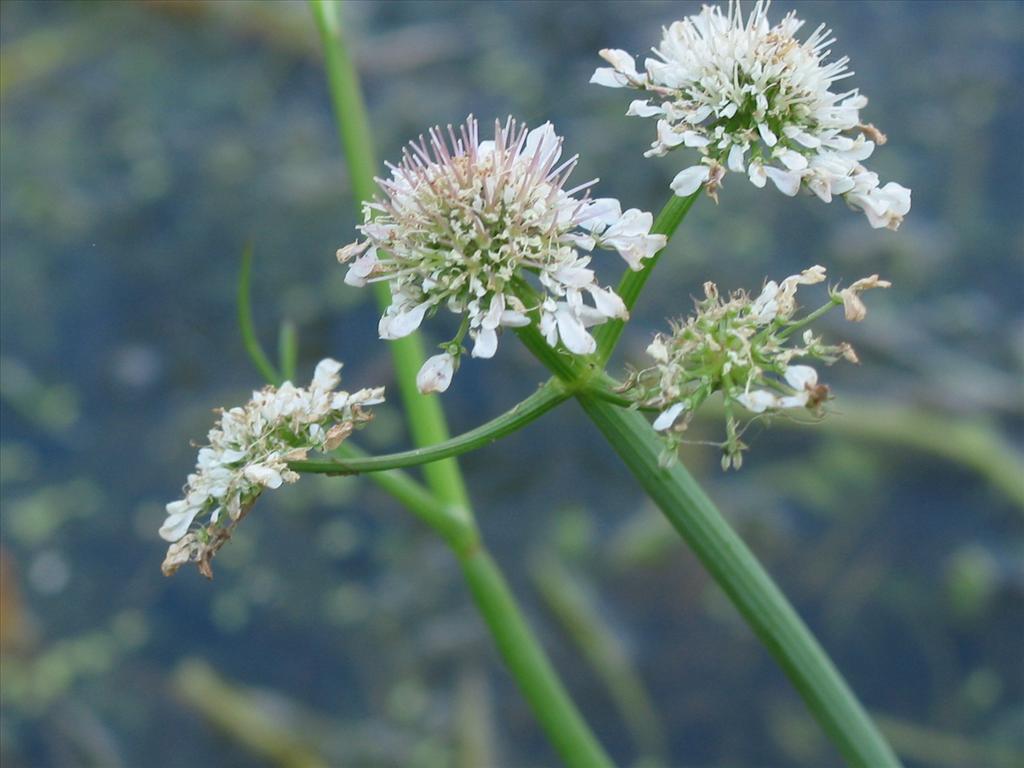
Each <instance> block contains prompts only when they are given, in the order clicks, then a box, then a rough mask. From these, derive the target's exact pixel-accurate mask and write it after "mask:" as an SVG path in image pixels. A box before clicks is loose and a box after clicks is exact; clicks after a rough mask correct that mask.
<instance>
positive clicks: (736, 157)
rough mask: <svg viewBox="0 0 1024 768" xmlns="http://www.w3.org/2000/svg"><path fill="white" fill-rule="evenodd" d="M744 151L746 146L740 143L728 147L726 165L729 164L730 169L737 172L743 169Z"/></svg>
mask: <svg viewBox="0 0 1024 768" xmlns="http://www.w3.org/2000/svg"><path fill="white" fill-rule="evenodd" d="M746 151H747V150H746V147H744V146H743V145H742V144H733V145H732V146H731V147H730V148H729V159H728V160H726V165H728V166H729V170H730V171H736V172H737V173H740V172H742V171H743V155H744V154H745V153H746Z"/></svg>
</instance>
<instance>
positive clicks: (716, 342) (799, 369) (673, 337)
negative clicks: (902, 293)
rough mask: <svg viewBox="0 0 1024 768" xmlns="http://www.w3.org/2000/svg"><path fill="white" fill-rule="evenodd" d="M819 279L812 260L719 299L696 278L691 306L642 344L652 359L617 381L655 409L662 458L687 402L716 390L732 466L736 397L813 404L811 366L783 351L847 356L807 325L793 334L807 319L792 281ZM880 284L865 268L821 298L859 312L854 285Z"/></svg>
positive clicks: (783, 405) (671, 453)
mask: <svg viewBox="0 0 1024 768" xmlns="http://www.w3.org/2000/svg"><path fill="white" fill-rule="evenodd" d="M824 280H825V268H824V267H820V266H814V267H811V268H810V269H805V270H804V271H803V272H801V273H800V274H799V275H792V276H791V277H787V278H786V279H785V280H783V281H782V283H776V282H775V281H774V280H771V281H769V282H767V283H766V284H765V286H764V289H763V290H762V291H761V294H760V295H759V296H758V297H757V298H753V299H752V298H751V297H750V296H749V295H747V294H746V293H745V292H742V291H739V292H736V293H733V294H732V295H731V296H729V297H728V298H727V299H723V298H722V297H720V296H719V293H718V288H717V287H716V286H715V284H714V283H710V282H709V283H705V284H704V298H703V299H702V300H699V301H698V302H697V305H696V312H695V313H694V314H693V315H691V316H690V317H688V318H686V319H685V320H682V321H679V322H676V323H673V324H672V329H671V332H670V333H667V334H662V333H659V334H657V335H656V336H655V337H654V340H653V341H652V342H651V344H650V346H649V347H648V348H647V354H648V355H650V357H651V358H652V359H653V361H654V364H653V365H652V366H650V367H649V368H645V369H643V370H640V371H635V372H634V373H633V374H632V375H631V376H630V378H629V380H628V381H627V382H626V385H625V389H626V391H628V392H629V393H630V394H631V396H632V398H633V399H634V400H635V401H636V402H637V403H638V404H640V405H642V406H646V407H650V408H654V409H657V410H659V411H660V413H659V415H658V416H657V418H656V419H655V421H654V428H655V429H656V430H658V431H659V432H661V433H662V436H663V438H664V440H665V444H666V450H665V453H664V454H663V455H662V461H663V463H668V462H670V461H672V460H674V458H675V455H676V451H677V449H678V447H679V445H680V444H681V443H682V442H683V432H684V431H685V429H686V427H687V424H688V423H689V420H690V418H691V417H692V415H693V413H694V411H695V410H696V409H697V408H698V407H699V406H700V405H701V404H702V403H703V402H704V401H705V400H707V399H708V398H709V397H710V396H711V395H713V394H714V393H716V392H721V393H722V397H723V401H724V407H725V413H726V440H725V442H724V443H723V445H722V467H723V468H724V469H728V468H729V467H730V466H733V467H735V468H737V469H738V468H739V467H740V465H741V464H742V461H743V455H742V454H743V450H745V449H746V446H745V445H744V444H743V442H742V441H741V439H740V437H741V430H740V429H739V421H738V418H737V416H736V407H737V406H739V407H742V408H743V409H745V410H747V411H750V412H752V413H755V414H763V413H770V412H777V411H780V410H783V409H793V408H796V409H808V410H810V411H811V412H812V413H816V414H818V413H820V411H821V406H822V404H823V403H824V402H825V400H826V399H827V398H828V396H829V390H828V387H827V386H825V385H824V384H820V383H819V382H818V373H817V371H816V370H815V369H814V368H812V367H810V366H809V365H804V364H794V363H793V361H794V360H796V359H804V360H821V361H823V362H825V363H826V364H831V363H833V362H835V361H836V360H837V359H839V358H840V357H842V358H845V359H847V360H849V361H851V362H857V356H856V355H855V354H854V351H853V349H852V348H851V347H850V346H849V345H848V344H838V345H834V346H828V345H825V344H823V343H822V341H821V339H820V338H819V337H817V336H815V335H814V333H813V332H812V331H811V330H810V329H809V328H806V329H805V330H804V331H803V334H802V335H801V336H800V337H799V339H800V343H796V342H795V341H794V336H795V335H796V334H797V332H798V331H799V330H800V329H802V328H805V327H806V325H807V324H808V322H809V320H808V319H807V318H806V317H805V318H794V315H795V314H796V311H797V303H796V292H797V288H798V287H799V286H801V285H813V284H815V283H820V282H823V281H824ZM889 285H890V284H889V282H888V281H885V280H879V279H878V275H872V276H871V277H867V278H864V279H862V280H858V281H856V282H855V283H853V284H852V285H851V286H850V287H849V288H845V289H843V290H835V289H833V291H832V292H831V301H830V302H829V304H827V305H826V307H828V306H832V305H835V304H839V303H842V304H843V305H844V307H845V308H846V318H847V319H848V320H852V321H860V320H863V319H864V316H865V313H866V310H865V307H864V303H863V301H861V299H860V295H859V294H860V293H862V292H863V291H866V290H868V289H870V288H888V287H889ZM815 316H817V315H815Z"/></svg>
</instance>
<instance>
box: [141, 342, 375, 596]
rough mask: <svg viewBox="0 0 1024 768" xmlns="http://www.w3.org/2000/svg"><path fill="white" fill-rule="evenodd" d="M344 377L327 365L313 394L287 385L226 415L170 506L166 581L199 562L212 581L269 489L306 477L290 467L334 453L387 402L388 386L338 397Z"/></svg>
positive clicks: (319, 369) (164, 533) (316, 377)
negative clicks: (220, 555) (216, 559)
mask: <svg viewBox="0 0 1024 768" xmlns="http://www.w3.org/2000/svg"><path fill="white" fill-rule="evenodd" d="M340 371H341V363H339V362H338V361H337V360H332V359H330V358H327V359H324V360H321V361H320V363H319V364H318V365H317V366H316V371H315V372H314V374H313V382H312V384H311V385H310V386H309V388H308V389H303V388H300V387H296V386H294V385H293V384H292V383H291V382H290V381H286V382H285V383H284V384H282V385H281V386H280V387H278V388H276V389H275V388H274V387H266V388H264V389H262V390H260V391H258V392H253V395H252V400H250V401H249V402H248V403H246V404H245V405H243V406H241V407H236V408H231V409H230V410H226V411H221V414H220V418H219V419H218V420H217V424H216V425H215V426H214V427H213V429H211V430H210V432H209V434H208V435H207V440H208V441H209V444H208V445H206V446H204V447H202V448H200V449H199V456H198V460H197V461H196V471H195V472H194V473H192V474H191V475H189V476H188V482H187V483H186V485H185V491H184V498H182V499H180V500H178V501H172V502H171V503H170V504H168V505H167V520H166V521H165V522H164V524H163V526H162V527H161V528H160V537H161V538H163V539H164V540H165V541H169V542H171V545H170V547H169V548H168V550H167V557H166V559H165V560H164V563H163V566H162V568H163V572H164V574H165V575H167V576H170V575H171V574H173V573H174V572H175V571H177V570H178V568H180V567H181V566H182V565H184V564H185V563H188V562H195V563H197V564H198V566H199V570H200V572H201V573H202V574H203V575H204V576H207V577H210V576H211V570H210V560H211V558H212V557H213V556H214V555H215V554H216V553H217V550H219V549H220V548H221V547H222V546H223V545H224V544H225V543H226V542H227V540H228V539H229V538H230V537H231V532H232V531H233V530H234V527H235V525H237V523H238V521H239V520H241V519H242V517H243V516H244V515H245V514H246V513H247V512H248V511H249V509H250V508H251V507H252V505H253V502H255V501H256V498H257V497H258V496H259V495H260V494H261V493H262V492H263V490H264V489H266V488H279V487H281V484H282V483H294V482H295V481H297V480H298V479H299V476H298V474H297V473H296V472H293V471H291V470H290V469H288V462H289V461H296V460H299V459H304V458H306V455H307V454H308V452H309V451H310V450H318V451H329V450H333V449H334V448H336V447H338V445H339V444H340V443H341V442H342V441H343V440H345V439H346V438H347V437H348V436H349V435H350V434H352V431H353V430H355V429H356V428H357V427H359V426H361V425H363V424H365V423H366V422H367V421H369V420H370V419H371V418H372V414H371V413H370V412H369V411H366V410H364V409H365V407H366V406H369V405H376V404H378V403H382V402H384V388H383V387H376V388H373V389H361V390H359V391H358V392H353V393H351V394H350V393H348V392H336V391H334V390H335V387H337V386H338V384H339V383H340V382H341V376H340ZM197 519H198V520H201V523H200V525H199V526H196V525H195V523H196V520H197Z"/></svg>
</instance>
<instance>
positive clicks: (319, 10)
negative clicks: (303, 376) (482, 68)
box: [309, 0, 612, 768]
mask: <svg viewBox="0 0 1024 768" xmlns="http://www.w3.org/2000/svg"><path fill="white" fill-rule="evenodd" d="M309 2H310V7H311V9H312V12H313V18H314V21H315V23H316V26H317V29H318V31H319V33H320V37H321V40H322V43H323V48H324V59H325V64H326V69H327V75H328V84H329V87H330V93H331V101H332V104H333V107H334V112H335V116H336V118H337V124H338V131H339V135H340V138H341V142H342V146H343V147H344V150H345V155H346V157H347V159H348V163H349V175H350V177H351V179H352V187H353V190H354V192H355V194H356V196H357V198H359V199H360V200H368V199H369V198H370V197H371V196H372V195H373V182H372V178H373V174H374V170H375V167H376V161H375V160H374V158H373V142H372V138H371V132H370V128H369V121H368V120H367V116H366V109H365V106H364V104H363V99H362V94H361V92H360V87H359V80H358V77H357V75H356V71H355V67H354V66H353V64H352V60H351V58H350V57H349V56H348V53H347V51H346V48H345V44H344V39H343V36H342V34H341V24H340V17H339V14H338V5H337V3H333V2H327V0H309ZM376 291H377V299H378V303H379V304H381V305H382V306H386V305H387V303H388V302H389V300H390V296H389V295H388V289H387V287H386V286H385V285H383V284H378V285H377V287H376ZM391 344H392V354H393V356H394V360H395V369H396V374H397V376H398V382H399V388H400V390H401V393H402V398H403V400H404V401H405V403H406V408H407V412H408V415H409V421H410V428H411V431H412V436H413V440H414V442H415V443H416V444H417V445H421V446H422V445H432V444H437V443H442V442H444V441H445V440H447V439H448V430H447V427H446V425H445V421H444V414H443V413H442V411H441V407H440V404H439V402H438V400H437V399H436V398H425V397H423V396H421V395H420V394H419V392H418V391H417V390H416V382H415V378H416V373H417V370H418V369H419V367H420V365H421V364H422V361H423V358H424V354H423V349H422V344H421V342H420V341H419V338H418V336H416V335H413V336H408V337H406V338H404V339H400V340H398V341H394V342H391ZM424 475H425V477H426V479H427V482H428V484H429V486H430V488H431V489H432V491H433V495H431V494H428V493H423V492H421V491H422V489H420V488H419V486H418V485H416V484H414V483H413V484H410V483H406V482H404V481H403V480H402V479H401V478H402V477H403V475H402V474H401V473H399V472H397V470H391V471H388V472H377V473H374V474H373V475H372V477H373V478H374V479H375V480H377V482H379V483H382V484H383V483H385V482H386V483H390V484H391V485H392V486H393V487H392V488H391V489H390V490H391V491H392V492H393V493H395V494H396V495H397V496H399V498H402V499H403V501H405V502H406V503H407V504H411V505H413V506H412V508H413V510H414V511H417V510H418V512H417V513H418V514H420V516H421V517H423V518H424V519H425V520H427V522H428V523H430V524H431V525H432V526H434V527H435V528H437V529H438V530H439V531H441V533H442V535H444V536H445V538H446V540H447V541H448V543H449V544H450V545H451V546H452V549H453V550H454V552H455V553H456V555H457V556H458V557H459V560H460V563H461V564H462V569H463V573H464V574H465V578H466V581H467V582H468V584H469V586H470V589H471V590H472V593H473V597H474V599H475V600H476V603H477V606H478V607H479V609H480V611H481V613H482V614H483V616H484V619H485V621H486V622H487V625H488V627H489V628H490V630H491V634H492V636H493V637H494V639H495V641H496V643H497V645H498V648H499V649H500V650H501V653H502V655H503V656H504V658H505V662H506V664H507V665H508V668H509V670H510V671H511V673H512V675H513V677H514V678H515V680H516V682H517V684H518V685H519V687H520V689H521V690H522V692H523V694H524V695H525V697H526V699H527V701H528V702H529V703H530V705H531V707H532V709H533V711H534V714H535V715H536V716H537V719H538V720H539V721H540V723H541V725H542V726H543V728H544V730H545V731H546V732H547V733H548V736H549V737H550V738H551V740H552V742H553V743H554V744H555V747H556V748H557V749H558V751H559V754H561V756H562V758H563V759H564V760H565V762H566V763H567V764H568V765H570V766H572V767H573V768H576V767H577V766H578V768H590V767H591V766H596V767H597V768H603V767H604V766H610V765H611V764H612V763H611V761H610V760H609V759H608V757H607V756H606V755H605V754H604V752H603V750H602V749H601V746H600V744H599V743H598V741H597V739H596V738H595V737H594V736H593V734H592V733H591V732H590V731H589V730H588V728H587V725H586V723H585V722H584V721H583V718H582V717H581V716H580V714H579V712H578V711H577V709H576V707H575V705H574V704H573V702H572V700H571V699H570V698H569V696H568V694H566V692H565V689H564V688H563V687H562V684H561V683H560V682H559V680H558V677H557V675H556V673H555V671H554V670H553V669H552V667H551V664H550V662H549V661H548V660H547V657H546V656H545V654H544V650H543V648H542V647H541V646H540V644H539V643H538V642H537V639H536V638H535V637H534V636H533V634H532V633H531V631H530V628H529V626H528V625H527V623H526V621H525V620H524V618H523V616H522V615H521V613H520V611H519V608H518V606H517V605H516V602H515V598H514V596H513V595H512V593H511V592H510V591H509V589H508V586H507V585H506V583H505V580H504V578H503V577H502V575H501V572H500V571H499V570H498V568H497V566H496V565H495V563H494V561H493V560H492V559H491V558H490V556H489V555H488V553H487V552H486V550H484V549H483V548H482V545H481V544H480V543H479V538H478V534H477V533H476V525H475V523H474V522H473V516H472V511H471V509H470V502H469V497H468V494H467V492H466V488H465V484H464V483H463V480H462V475H461V473H460V472H459V468H458V464H456V462H455V461H454V459H445V460H442V461H438V462H434V463H431V464H427V465H425V466H424ZM395 478H398V479H397V480H396V479H395ZM403 496H404V498H403ZM435 514H436V520H433V521H432V520H431V519H429V516H431V515H435ZM448 524H450V525H451V526H453V528H449V529H446V528H442V527H441V526H443V525H448ZM445 530H449V533H448V534H445V533H444V531H445ZM455 530H458V531H461V532H462V533H458V534H456V533H455V532H454V531H455ZM465 532H472V534H473V536H474V537H475V538H474V539H472V540H471V539H469V538H468V534H465ZM463 535H466V538H465V539H463V538H462V536H463ZM474 542H475V543H474Z"/></svg>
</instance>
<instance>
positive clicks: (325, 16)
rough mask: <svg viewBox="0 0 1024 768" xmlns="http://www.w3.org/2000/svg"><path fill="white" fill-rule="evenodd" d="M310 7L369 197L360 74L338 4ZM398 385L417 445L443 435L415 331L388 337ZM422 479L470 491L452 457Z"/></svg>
mask: <svg viewBox="0 0 1024 768" xmlns="http://www.w3.org/2000/svg"><path fill="white" fill-rule="evenodd" d="M309 4H310V8H311V10H312V12H313V19H314V21H315V22H316V27H317V30H318V31H319V33H320V38H321V42H322V44H323V51H324V64H325V67H326V70H327V82H328V87H329V89H330V95H331V104H332V106H333V107H334V116H335V122H336V124H337V127H338V136H339V138H340V139H341V145H342V148H343V149H344V153H345V158H346V160H347V162H348V174H349V180H350V182H351V184H352V191H353V193H354V195H355V197H356V199H357V200H358V201H361V202H365V201H367V200H370V199H372V198H373V196H374V194H375V191H376V187H375V184H374V181H373V177H374V175H375V174H376V169H377V160H376V158H375V155H374V151H373V133H372V132H371V130H370V121H369V119H368V117H367V114H366V107H365V105H364V102H363V94H362V89H361V88H360V85H359V76H358V74H357V73H356V70H355V66H354V65H353V63H352V59H351V57H350V56H349V53H348V49H347V47H346V45H345V39H344V36H343V35H342V33H341V19H340V14H339V13H338V4H337V3H333V2H327V1H326V0H310V3H309ZM374 293H375V295H376V297H377V303H378V305H380V307H381V308H382V309H383V308H384V307H386V306H387V305H388V304H389V303H390V302H391V293H390V290H389V289H388V286H387V285H386V284H384V283H376V284H374ZM390 345H391V353H392V357H393V359H394V364H395V375H396V377H397V379H398V389H399V392H400V393H401V396H402V401H403V402H404V404H405V407H406V413H407V415H408V419H409V430H410V432H411V433H412V440H413V442H414V443H415V444H416V445H433V444H434V443H441V442H444V441H445V440H447V439H448V437H449V433H448V427H447V424H446V423H445V418H444V412H443V411H442V410H441V404H440V401H439V400H438V398H436V397H432V396H427V395H422V394H420V392H419V390H417V389H416V374H417V372H418V371H419V369H420V366H421V365H423V360H424V359H425V357H426V355H425V354H424V351H423V342H422V340H421V338H420V336H419V334H413V335H411V336H406V337H405V338H404V339H397V340H395V341H392V342H390ZM423 472H424V475H425V477H426V479H427V484H428V485H429V486H430V488H431V490H433V491H434V493H436V494H437V495H438V496H440V497H441V498H442V499H443V500H445V501H447V502H448V503H450V504H457V505H459V506H461V507H464V508H466V509H468V508H469V506H470V505H469V495H468V494H467V492H466V485H465V483H464V482H463V479H462V473H461V472H460V471H459V466H458V464H457V463H456V462H455V460H454V459H447V460H445V461H438V462H435V463H433V464H428V465H427V466H425V467H424V468H423Z"/></svg>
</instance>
